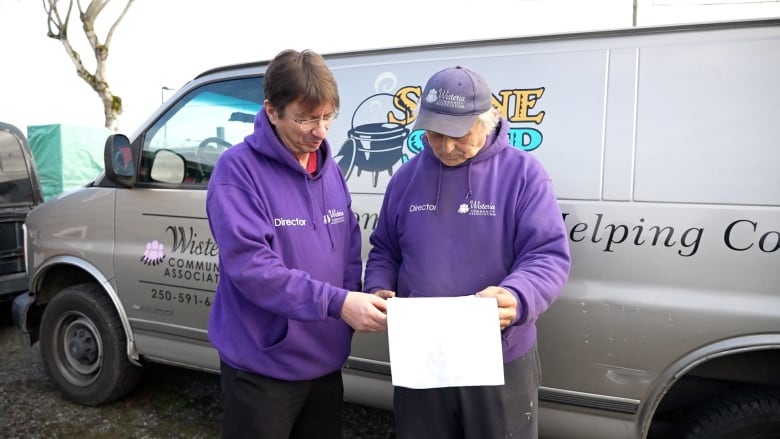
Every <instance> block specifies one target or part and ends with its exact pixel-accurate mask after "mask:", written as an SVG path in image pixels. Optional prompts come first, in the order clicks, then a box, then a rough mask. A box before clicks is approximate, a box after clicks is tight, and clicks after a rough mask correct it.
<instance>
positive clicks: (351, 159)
mask: <svg viewBox="0 0 780 439" xmlns="http://www.w3.org/2000/svg"><path fill="white" fill-rule="evenodd" d="M386 97H389V98H390V102H391V103H392V98H393V95H391V94H389V93H378V94H375V95H372V96H369V97H368V98H366V99H365V100H364V101H363V102H361V103H360V105H358V106H357V108H356V109H355V112H354V113H353V114H352V128H351V129H350V130H349V132H347V136H348V138H347V140H346V141H345V142H344V143H343V144H342V145H341V149H340V150H339V152H338V154H336V159H337V162H338V164H339V167H340V168H341V171H342V172H343V173H344V178H345V179H347V180H349V177H350V175H351V174H352V171H353V170H357V176H358V177H359V176H360V174H361V173H362V172H363V171H365V172H371V173H372V177H373V178H372V183H373V186H374V187H376V186H377V182H378V180H379V174H380V173H382V172H387V173H388V175H390V176H392V175H393V167H394V166H395V164H396V163H398V162H399V161H400V160H401V158H402V157H403V148H404V141H405V140H406V138H407V136H408V135H409V129H408V128H406V124H399V123H392V122H377V120H382V119H384V120H385V121H386V120H387V113H386V112H383V111H382V108H387V107H386V106H383V105H382V102H381V100H382V98H386ZM361 109H363V110H367V111H366V112H367V113H369V116H370V117H372V118H373V121H370V122H367V123H362V124H358V125H356V124H355V121H356V117H357V116H358V115H359V112H360V111H361Z"/></svg>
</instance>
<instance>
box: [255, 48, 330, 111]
mask: <svg viewBox="0 0 780 439" xmlns="http://www.w3.org/2000/svg"><path fill="white" fill-rule="evenodd" d="M264 89H265V99H267V100H268V102H269V103H270V104H271V106H273V107H274V108H275V109H276V111H277V112H278V113H279V116H282V117H283V116H284V110H285V108H287V105H289V104H290V103H292V102H296V101H299V102H300V104H301V106H302V107H303V108H305V109H307V110H308V109H313V108H315V107H318V106H321V105H324V104H331V105H333V108H334V109H335V110H338V108H339V105H340V102H339V90H338V85H337V84H336V79H335V78H334V77H333V73H332V72H331V71H330V69H329V68H328V66H327V65H326V64H325V59H324V58H323V57H322V56H321V55H319V54H317V53H315V52H312V51H311V50H304V51H302V52H298V51H297V50H293V49H287V50H283V51H282V52H280V53H279V54H278V55H276V57H274V59H273V60H271V62H270V63H269V64H268V69H266V71H265V84H264Z"/></svg>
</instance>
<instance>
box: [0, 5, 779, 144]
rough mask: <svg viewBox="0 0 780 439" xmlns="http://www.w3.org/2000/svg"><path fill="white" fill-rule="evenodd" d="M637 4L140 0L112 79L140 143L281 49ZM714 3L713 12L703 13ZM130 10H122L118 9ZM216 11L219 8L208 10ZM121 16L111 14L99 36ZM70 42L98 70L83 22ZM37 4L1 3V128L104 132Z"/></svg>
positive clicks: (663, 14)
mask: <svg viewBox="0 0 780 439" xmlns="http://www.w3.org/2000/svg"><path fill="white" fill-rule="evenodd" d="M633 3H634V1H633V0H492V1H488V2H484V1H478V0H394V1H392V2H387V1H382V2H379V1H370V0H362V1H361V0H343V1H338V0H330V1H322V0H292V1H255V0H220V1H206V0H136V1H135V2H134V3H133V5H132V6H131V8H130V10H129V12H128V14H127V16H126V17H125V19H124V20H123V21H122V23H120V25H119V27H118V29H117V30H116V33H115V35H114V39H113V40H112V42H111V45H110V55H109V59H108V81H109V85H110V87H111V89H112V91H113V92H114V94H115V95H117V96H120V97H121V98H122V99H123V102H124V109H125V112H124V115H123V116H122V118H121V119H120V124H119V125H120V131H122V132H124V133H126V134H132V132H134V131H135V129H136V128H137V127H138V126H139V125H140V124H141V123H143V121H144V120H145V119H146V117H147V116H148V115H149V114H150V113H151V112H152V111H153V110H154V109H155V108H156V107H157V106H158V105H160V103H161V100H162V99H164V98H166V97H167V96H169V95H170V93H171V92H168V91H165V90H162V88H163V87H169V88H173V89H175V88H178V87H180V86H181V85H183V84H184V83H185V82H186V81H188V80H189V79H191V78H193V77H194V76H196V75H197V74H198V73H200V72H202V71H203V70H206V69H208V68H211V67H216V66H219V65H223V64H226V63H238V62H249V61H259V60H267V59H269V58H272V57H273V56H274V55H275V54H276V53H278V52H279V51H281V50H283V49H287V48H294V49H298V50H301V49H306V48H308V49H313V50H315V51H317V52H320V53H323V54H325V53H330V52H342V51H349V50H357V49H371V48H384V47H395V46H408V45H413V44H418V43H419V44H422V43H433V42H445V41H453V40H468V39H476V38H492V37H504V36H516V35H530V34H545V33H559V32H568V31H577V30H592V29H612V28H622V27H630V26H632V24H633V21H634V11H633ZM701 3H706V5H701ZM113 4H115V5H123V4H124V1H122V0H114V1H113ZM637 4H638V14H637V17H638V18H637V24H638V25H640V26H644V25H655V24H663V23H679V22H695V21H719V20H725V19H738V18H755V17H777V16H780V2H778V1H756V0H637ZM209 5H211V6H209ZM115 17H116V13H115V12H114V11H113V10H110V9H108V8H107V9H106V11H104V13H103V15H101V17H100V20H99V21H98V23H97V24H96V27H97V29H98V34H99V35H100V38H101V39H104V38H105V30H106V28H107V26H108V25H110V23H111V22H113V20H114V18H115ZM73 20H74V22H73V23H72V25H71V29H70V36H71V37H70V39H71V41H72V43H73V44H74V46H76V48H77V50H80V51H81V56H82V58H83V59H84V60H85V64H86V65H87V67H88V69H90V70H92V69H94V64H93V63H92V62H91V61H92V57H91V53H90V52H89V51H88V50H87V46H86V43H85V41H84V39H83V33H82V32H81V27H80V23H79V22H78V18H77V17H74V18H73ZM46 30H47V28H46V14H45V12H44V10H43V6H42V4H41V2H40V1H38V0H0V48H1V49H2V50H0V54H2V55H1V56H2V57H3V59H2V63H0V90H1V91H2V95H0V121H3V122H6V123H11V124H13V125H16V126H17V127H19V128H20V129H22V131H24V132H26V127H27V126H29V125H44V124H57V123H62V124H70V125H77V126H86V127H96V128H97V127H102V126H103V121H104V118H103V109H102V105H101V103H100V101H99V99H98V97H97V94H95V92H94V91H92V90H91V89H90V88H89V87H88V86H87V85H86V83H84V82H83V81H82V80H81V79H80V78H78V77H77V76H76V74H75V69H74V67H73V64H72V62H71V61H70V59H69V58H68V56H67V55H66V54H65V51H64V50H63V47H62V45H61V44H60V43H59V42H58V41H56V40H53V39H50V38H48V37H47V36H46Z"/></svg>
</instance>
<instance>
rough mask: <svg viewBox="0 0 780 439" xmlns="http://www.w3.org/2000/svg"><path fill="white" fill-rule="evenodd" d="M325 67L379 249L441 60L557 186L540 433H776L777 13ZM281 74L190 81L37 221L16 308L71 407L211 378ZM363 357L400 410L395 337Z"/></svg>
mask: <svg viewBox="0 0 780 439" xmlns="http://www.w3.org/2000/svg"><path fill="white" fill-rule="evenodd" d="M326 59H327V60H328V63H329V65H330V67H331V68H332V70H333V72H334V74H335V76H336V79H337V81H338V82H339V88H340V92H341V102H342V107H341V109H340V114H341V116H340V118H339V119H338V120H336V121H335V122H334V123H333V125H332V127H331V129H330V134H329V139H330V142H331V144H332V145H333V146H334V154H335V159H336V161H337V162H338V164H339V166H340V167H341V169H342V171H343V173H344V175H345V178H346V179H347V184H348V185H349V188H350V190H351V193H352V196H353V208H354V210H355V213H356V215H357V217H358V220H359V222H360V224H361V227H362V228H363V238H364V246H363V251H364V257H365V256H366V254H367V252H368V248H369V243H368V236H369V234H370V233H371V231H372V230H373V228H374V226H375V224H376V220H377V215H378V212H379V208H380V205H381V202H382V195H383V192H384V188H385V186H386V184H387V182H388V180H389V179H390V178H391V176H392V174H393V171H394V170H396V169H398V167H400V166H403V165H404V163H405V162H406V161H407V160H409V159H410V158H411V157H413V156H414V155H415V154H417V153H419V152H420V150H421V142H420V135H421V133H420V132H417V131H415V130H414V129H413V127H414V117H415V111H414V110H415V108H416V106H417V104H418V103H419V100H420V94H421V92H422V86H423V85H424V83H425V81H426V80H427V78H428V77H429V76H430V75H431V74H432V73H433V72H435V71H437V70H439V69H441V68H444V67H448V66H452V65H456V64H461V65H465V66H467V67H470V68H473V69H474V70H476V71H479V72H481V73H483V74H484V76H485V77H486V79H487V81H488V83H489V84H490V85H491V86H492V87H493V88H494V95H493V99H494V104H495V105H496V107H498V108H499V109H500V110H501V111H502V113H503V115H504V116H505V117H506V118H507V119H508V120H509V122H510V124H511V131H510V137H511V141H512V144H513V145H514V146H515V147H517V148H521V149H524V150H526V151H529V152H530V153H532V154H534V155H536V156H537V157H538V158H539V159H540V160H541V161H542V162H543V163H544V165H545V167H546V168H547V169H548V171H549V172H550V174H551V176H552V178H553V183H554V184H555V188H556V193H557V195H558V198H559V203H560V206H561V209H562V211H563V215H564V220H565V224H566V227H567V229H568V233H569V238H570V243H571V251H572V258H573V264H572V271H571V277H570V280H569V282H568V284H567V286H566V288H565V290H564V292H563V294H562V295H561V297H560V298H559V299H558V300H557V301H556V302H555V303H554V304H553V305H552V307H551V308H550V310H549V311H548V312H547V313H546V314H545V315H544V316H543V317H542V318H541V320H540V322H539V352H540V356H541V361H542V369H543V381H542V388H541V389H540V395H539V397H540V434H541V436H542V437H547V438H600V439H603V438H645V437H685V438H737V437H740V438H741V437H760V438H769V437H777V434H778V432H780V373H778V370H780V288H778V285H780V269H779V268H780V172H778V170H777V164H778V163H780V148H779V147H778V139H780V124H779V123H778V109H780V105H779V104H778V102H780V81H778V80H777V77H778V72H780V20H761V21H745V22H732V23H711V24H702V25H691V26H673V27H651V28H632V29H625V30H614V31H604V32H589V33H578V34H560V35H547V36H534V37H521V38H511V39H502V40H491V41H467V42H461V43H451V44H439V45H431V46H421V47H404V48H399V49H387V50H374V51H363V52H356V53H343V54H333V55H328V56H326ZM266 65H267V64H266V63H265V62H258V63H248V64H242V65H232V66H225V67H220V68H215V69H213V70H209V71H207V72H204V73H202V74H200V75H198V76H197V77H195V78H194V79H193V80H192V81H190V82H188V83H187V84H185V85H184V86H183V87H181V88H180V89H179V90H178V91H177V92H176V93H175V95H174V96H172V97H171V98H170V99H169V100H168V101H167V102H166V103H165V104H164V105H163V106H162V107H160V108H159V109H158V110H157V111H155V112H154V113H153V114H152V115H151V116H150V117H149V119H148V120H147V121H146V122H145V123H144V124H142V126H141V127H140V128H139V130H138V131H137V132H136V133H134V134H133V135H132V136H130V137H125V136H122V135H114V136H111V137H110V138H109V139H108V140H107V142H106V147H105V173H104V174H103V175H101V176H100V177H99V178H97V179H96V180H95V181H94V182H93V183H92V184H90V185H88V186H87V187H84V188H81V189H78V190H75V191H71V192H68V193H67V194H65V195H63V196H60V197H58V198H56V199H54V200H50V201H47V202H46V203H44V204H43V205H41V206H39V207H37V208H36V209H35V210H33V211H32V212H31V213H30V215H29V216H28V219H27V222H26V227H27V232H26V235H25V243H26V249H27V264H28V274H29V276H30V292H29V294H24V295H21V296H19V297H17V299H16V300H15V302H14V314H15V316H16V319H17V321H18V322H19V326H20V328H21V330H22V331H23V333H24V334H26V335H27V336H28V337H29V341H30V342H36V341H40V349H41V354H42V357H43V361H44V365H45V366H46V369H47V371H48V373H49V376H50V377H51V380H52V381H53V382H54V384H55V385H56V386H57V387H58V388H59V389H60V391H61V392H62V394H63V396H64V397H65V398H67V399H69V400H72V401H76V402H78V403H81V404H88V405H96V404H102V403H107V402H110V401H112V400H115V399H117V398H120V397H122V396H124V395H126V394H127V393H128V392H129V391H130V390H132V388H133V386H134V384H135V383H136V381H137V379H138V377H139V373H140V371H141V370H142V368H143V366H144V365H145V364H149V363H165V364H171V365H177V366H181V367H187V368H194V369H199V370H206V371H211V372H215V373H218V370H219V360H218V356H217V353H216V351H215V350H214V348H213V347H212V346H211V345H210V344H209V342H208V339H207V336H206V329H207V328H206V324H207V317H208V313H209V309H210V306H211V303H212V301H213V299H214V289H215V287H216V285H217V281H218V279H219V266H218V262H217V254H218V251H219V249H218V248H217V246H216V245H215V243H214V240H213V238H212V236H211V234H210V232H209V227H208V222H207V219H206V211H205V197H206V184H207V182H208V179H209V177H210V174H211V171H212V169H213V166H214V163H215V162H216V160H217V159H218V157H219V155H220V154H221V153H222V152H223V151H224V150H225V149H227V148H230V147H231V145H233V144H235V143H237V142H239V141H240V140H242V138H243V137H244V136H245V135H247V134H249V133H250V132H251V131H252V120H253V117H254V115H255V113H257V112H258V111H259V110H260V108H261V106H262V103H263V72H264V71H265V68H266ZM506 178H512V176H511V175H508V176H506ZM352 347H353V349H352V354H351V356H350V358H349V360H348V361H347V363H346V364H345V365H344V368H343V375H344V382H345V391H346V393H345V398H346V399H347V400H349V401H352V402H357V403H361V404H366V405H371V406H377V407H384V408H390V407H391V394H392V386H391V382H390V374H391V364H390V362H389V355H388V349H387V338H386V335H385V334H357V335H356V336H355V338H354V341H353V345H352Z"/></svg>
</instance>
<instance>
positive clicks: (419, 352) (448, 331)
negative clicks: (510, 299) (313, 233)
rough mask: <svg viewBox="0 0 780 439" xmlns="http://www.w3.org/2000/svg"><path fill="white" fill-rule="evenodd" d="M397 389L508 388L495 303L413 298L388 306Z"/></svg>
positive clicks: (394, 300)
mask: <svg viewBox="0 0 780 439" xmlns="http://www.w3.org/2000/svg"><path fill="white" fill-rule="evenodd" d="M387 335H388V342H389V347H390V368H391V371H392V378H393V385H394V386H401V387H409V388H413V389H428V388H435V387H452V386H490V385H502V384H504V362H503V358H502V354H501V328H500V325H499V322H498V306H497V304H496V299H494V298H481V297H476V296H463V297H415V298H392V299H388V301H387Z"/></svg>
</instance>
